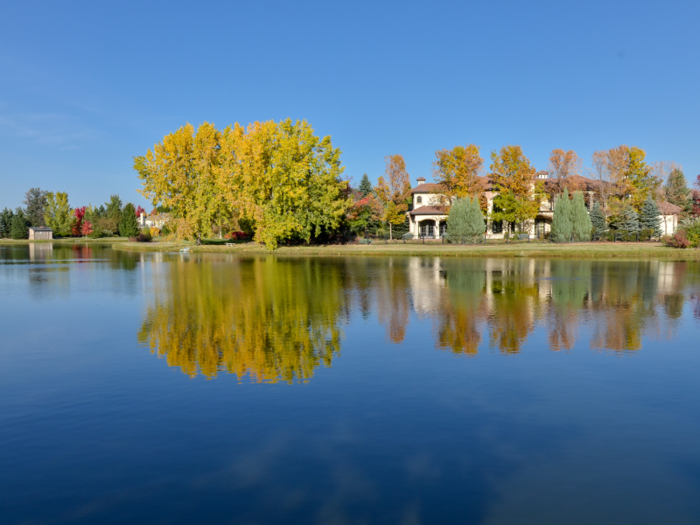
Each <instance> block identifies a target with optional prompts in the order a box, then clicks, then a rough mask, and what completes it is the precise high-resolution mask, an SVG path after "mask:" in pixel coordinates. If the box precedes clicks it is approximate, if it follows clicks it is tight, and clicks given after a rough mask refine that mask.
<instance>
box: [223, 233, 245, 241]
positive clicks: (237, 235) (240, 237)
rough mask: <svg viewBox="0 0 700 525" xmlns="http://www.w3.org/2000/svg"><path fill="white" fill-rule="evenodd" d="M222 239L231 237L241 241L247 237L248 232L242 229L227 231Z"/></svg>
mask: <svg viewBox="0 0 700 525" xmlns="http://www.w3.org/2000/svg"><path fill="white" fill-rule="evenodd" d="M224 239H232V240H235V241H243V240H246V239H248V234H247V233H246V232H242V231H236V232H229V233H227V234H225V235H224Z"/></svg>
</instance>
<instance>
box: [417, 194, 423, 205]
mask: <svg viewBox="0 0 700 525" xmlns="http://www.w3.org/2000/svg"><path fill="white" fill-rule="evenodd" d="M416 204H423V197H421V196H420V195H418V197H416Z"/></svg>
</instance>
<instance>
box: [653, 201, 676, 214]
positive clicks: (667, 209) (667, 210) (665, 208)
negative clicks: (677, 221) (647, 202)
mask: <svg viewBox="0 0 700 525" xmlns="http://www.w3.org/2000/svg"><path fill="white" fill-rule="evenodd" d="M659 211H661V213H662V215H680V213H681V211H682V209H681V207H680V206H676V205H675V204H671V203H670V202H668V201H662V202H660V203H659Z"/></svg>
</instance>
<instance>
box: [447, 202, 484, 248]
mask: <svg viewBox="0 0 700 525" xmlns="http://www.w3.org/2000/svg"><path fill="white" fill-rule="evenodd" d="M485 229H486V225H485V223H484V215H483V213H482V212H481V207H480V206H479V199H478V198H477V197H475V198H473V199H472V198H471V197H465V198H461V199H460V198H457V199H455V200H454V202H453V203H452V207H451V208H450V213H449V215H448V216H447V235H448V236H449V238H450V240H451V241H452V242H459V241H461V240H463V239H467V240H468V241H469V242H476V241H477V240H478V239H479V237H480V236H481V235H483V234H484V231H485Z"/></svg>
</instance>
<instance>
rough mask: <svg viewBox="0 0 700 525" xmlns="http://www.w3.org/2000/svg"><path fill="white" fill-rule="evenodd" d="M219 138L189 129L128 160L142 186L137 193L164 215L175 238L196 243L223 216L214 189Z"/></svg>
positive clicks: (207, 127)
mask: <svg viewBox="0 0 700 525" xmlns="http://www.w3.org/2000/svg"><path fill="white" fill-rule="evenodd" d="M219 150H220V147H219V132H218V131H217V130H216V128H215V127H214V125H213V124H209V123H207V122H205V123H204V124H202V125H201V126H199V128H198V129H197V132H196V133H195V130H194V127H193V126H192V125H191V124H186V125H185V126H182V127H181V128H180V129H178V130H177V131H176V132H174V133H171V134H169V135H166V136H165V137H164V138H163V141H162V142H159V143H158V144H156V145H155V146H154V147H153V149H152V150H150V149H149V150H148V151H147V152H146V155H144V156H140V157H134V169H135V170H136V172H137V173H138V176H139V178H140V179H141V181H142V184H143V189H141V190H139V192H140V193H141V194H142V195H143V196H144V197H146V198H147V199H149V200H150V201H151V202H152V203H153V205H154V206H164V207H166V208H169V209H170V213H171V215H172V218H171V221H172V222H171V224H173V225H174V232H175V235H176V236H177V238H179V239H184V238H194V239H195V240H196V241H197V244H201V242H202V238H203V237H206V236H208V235H209V234H210V233H211V228H212V224H213V223H214V221H215V220H216V219H218V218H220V217H221V215H222V214H225V213H226V212H227V207H226V206H225V202H224V200H223V198H222V195H221V192H220V191H219V189H218V186H217V178H216V167H217V165H218V163H219Z"/></svg>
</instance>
